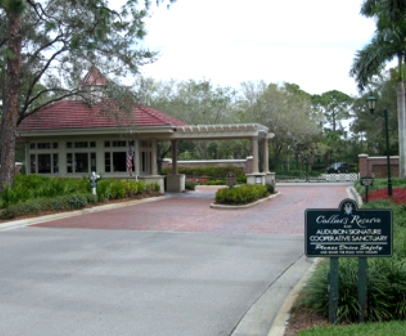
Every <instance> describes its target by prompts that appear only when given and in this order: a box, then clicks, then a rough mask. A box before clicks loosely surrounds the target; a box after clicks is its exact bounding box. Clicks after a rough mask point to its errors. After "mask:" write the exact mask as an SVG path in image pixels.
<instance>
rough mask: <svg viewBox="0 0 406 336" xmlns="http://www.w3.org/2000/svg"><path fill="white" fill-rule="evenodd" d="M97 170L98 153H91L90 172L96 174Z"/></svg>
mask: <svg viewBox="0 0 406 336" xmlns="http://www.w3.org/2000/svg"><path fill="white" fill-rule="evenodd" d="M96 170H97V167H96V153H90V171H91V172H95V171H96Z"/></svg>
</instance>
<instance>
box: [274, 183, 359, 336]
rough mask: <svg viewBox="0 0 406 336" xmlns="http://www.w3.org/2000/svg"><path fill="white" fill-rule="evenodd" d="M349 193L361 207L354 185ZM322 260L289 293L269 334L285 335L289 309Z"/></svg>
mask: <svg viewBox="0 0 406 336" xmlns="http://www.w3.org/2000/svg"><path fill="white" fill-rule="evenodd" d="M347 194H348V196H349V197H350V198H352V199H354V200H355V201H356V202H357V204H358V206H359V207H361V206H362V203H363V202H362V197H361V196H360V195H359V194H358V193H357V191H356V190H355V188H354V187H353V186H351V187H348V188H347ZM321 261H322V259H321V258H317V259H316V262H315V263H314V264H313V265H312V266H311V267H310V268H309V269H308V270H307V271H306V273H305V274H304V275H303V277H302V278H301V279H300V280H299V282H298V283H297V284H296V286H295V287H294V288H293V289H292V291H291V292H290V293H289V296H288V298H287V299H286V300H285V302H284V303H283V305H282V306H281V308H280V310H279V312H278V314H277V315H276V317H275V319H274V321H273V323H272V326H271V328H270V330H269V333H268V335H267V336H283V335H284V334H285V330H286V323H287V321H288V319H289V316H290V313H289V311H290V309H291V308H292V306H293V304H294V303H295V301H296V299H297V296H298V295H299V293H300V291H301V290H302V289H303V287H304V286H305V285H306V283H307V281H308V279H309V278H310V276H311V275H312V274H313V272H314V270H315V269H316V267H317V266H318V264H319V263H320V262H321Z"/></svg>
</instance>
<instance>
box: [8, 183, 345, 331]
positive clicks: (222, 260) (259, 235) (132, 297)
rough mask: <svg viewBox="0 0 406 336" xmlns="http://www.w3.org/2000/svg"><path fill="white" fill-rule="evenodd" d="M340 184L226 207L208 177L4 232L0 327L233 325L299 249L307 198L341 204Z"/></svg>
mask: <svg viewBox="0 0 406 336" xmlns="http://www.w3.org/2000/svg"><path fill="white" fill-rule="evenodd" d="M347 186H348V184H347V185H344V184H332V185H305V186H300V185H294V186H278V187H277V189H278V191H280V192H281V195H280V196H279V197H277V198H275V199H272V200H270V201H266V202H263V203H261V204H260V205H257V206H255V207H252V208H249V209H244V210H231V211H230V210H219V209H210V208H209V205H210V203H211V202H212V199H213V195H214V191H215V190H214V189H209V188H207V189H202V190H201V192H197V193H192V194H186V195H185V194H182V195H171V196H172V197H169V198H166V199H164V200H160V201H156V202H146V203H141V204H138V205H134V206H128V207H122V208H118V209H113V210H108V211H101V212H94V213H90V214H87V215H83V216H79V217H72V218H67V219H62V220H56V221H51V222H47V223H44V224H41V225H36V226H30V227H25V228H18V229H13V230H4V231H1V232H0V255H1V259H0V266H1V268H0V269H1V276H0V297H1V301H0V316H1V319H0V335H6V336H9V335H10V336H14V335H30V336H35V335H41V336H43V335H136V336H138V335H139V336H152V335H157V336H158V335H159V336H160V335H163V336H175V335H176V336H217V335H218V336H220V335H227V336H229V335H231V334H233V332H234V331H235V328H236V327H237V326H238V324H239V322H240V321H241V319H243V318H244V316H246V313H247V312H249V311H250V308H251V307H252V306H253V305H254V304H255V303H256V302H257V301H258V299H260V298H261V297H262V296H263V294H264V293H265V292H266V291H267V290H269V288H270V287H272V285H273V284H275V283H277V280H278V279H280V278H281V276H282V275H283V274H286V272H288V271H289V269H291V267H292V265H295V263H296V262H298V261H299V260H302V259H303V250H304V246H303V228H304V223H303V219H304V211H305V209H307V208H324V207H327V208H337V207H338V205H339V203H340V201H341V200H342V199H343V198H347V197H348V195H347V192H346V188H347ZM301 274H302V273H300V274H297V275H295V276H294V277H293V278H292V281H296V278H295V277H296V276H297V277H298V278H299V277H300V276H301ZM293 285H294V284H292V283H287V284H286V286H283V288H281V289H280V290H279V289H278V292H279V295H276V296H275V300H274V302H273V303H272V304H273V305H274V307H276V308H278V307H280V305H281V304H282V303H283V300H284V298H285V297H286V295H287V294H288V293H289V291H290V289H291V288H292V286H293ZM276 310H277V309H276ZM272 319H273V315H272V314H270V315H269V318H268V317H267V321H266V323H265V325H264V326H263V328H267V327H268V326H269V324H270V323H271V322H272ZM267 323H268V324H267ZM252 328H253V329H255V328H256V327H255V326H253V327H252ZM252 334H254V333H252ZM262 334H263V333H262ZM255 335H260V333H259V332H258V333H257V332H256V333H255ZM263 335H266V333H265V334H263Z"/></svg>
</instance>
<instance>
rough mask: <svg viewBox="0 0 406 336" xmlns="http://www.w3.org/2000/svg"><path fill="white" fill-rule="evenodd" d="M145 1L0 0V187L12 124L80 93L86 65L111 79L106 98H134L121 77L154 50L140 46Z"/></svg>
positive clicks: (7, 176)
mask: <svg viewBox="0 0 406 336" xmlns="http://www.w3.org/2000/svg"><path fill="white" fill-rule="evenodd" d="M158 2H163V1H158ZM149 5H150V2H149V1H148V0H147V1H145V2H144V3H143V5H141V4H140V3H139V2H138V1H136V0H127V1H126V2H125V3H124V4H123V5H122V6H121V7H120V8H119V9H117V8H115V7H113V6H112V5H111V4H110V3H109V2H108V1H106V0H82V1H78V0H44V1H34V0H2V1H1V2H0V55H1V56H0V73H1V80H2V85H1V86H0V88H1V97H2V101H3V104H2V132H1V143H2V153H1V166H2V172H1V178H0V183H1V186H0V187H3V185H4V184H9V185H11V184H12V181H13V177H14V173H13V171H14V148H15V130H16V127H17V125H18V123H19V122H21V120H22V119H23V118H24V117H26V116H27V115H29V114H32V113H35V112H36V111H37V110H38V109H39V108H40V107H42V106H44V105H46V104H50V103H52V102H55V101H58V100H61V99H67V98H70V97H78V96H79V97H83V98H87V96H86V95H85V92H84V91H83V89H82V88H81V86H80V80H81V78H83V76H84V74H85V73H86V71H89V70H90V68H91V66H97V67H98V68H100V69H103V73H104V74H106V75H108V76H109V77H110V78H111V80H110V81H109V85H108V90H107V91H106V92H104V93H103V94H104V95H105V96H112V97H115V96H120V97H123V96H125V97H126V105H127V106H128V103H129V101H132V100H134V95H133V94H132V91H131V90H130V89H126V87H125V86H123V83H124V82H123V79H126V80H128V78H130V77H129V75H134V74H137V73H138V72H139V69H140V67H141V66H142V65H144V64H146V63H149V62H152V61H154V59H155V58H156V56H157V55H156V53H155V52H151V51H149V50H147V49H144V48H143V47H142V44H141V42H142V39H143V37H144V36H145V35H146V31H145V27H144V19H145V18H146V16H147V15H148V8H149ZM120 79H121V80H120ZM97 94H100V93H97ZM118 101H120V100H118Z"/></svg>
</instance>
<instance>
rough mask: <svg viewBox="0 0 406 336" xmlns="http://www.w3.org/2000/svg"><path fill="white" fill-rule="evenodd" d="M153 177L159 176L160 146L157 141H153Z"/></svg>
mask: <svg viewBox="0 0 406 336" xmlns="http://www.w3.org/2000/svg"><path fill="white" fill-rule="evenodd" d="M151 150H152V162H151V175H158V146H157V139H152V148H151Z"/></svg>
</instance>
